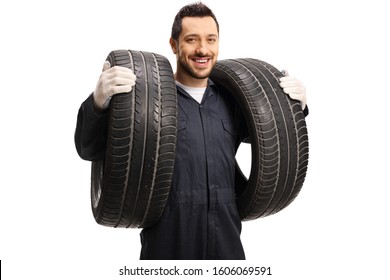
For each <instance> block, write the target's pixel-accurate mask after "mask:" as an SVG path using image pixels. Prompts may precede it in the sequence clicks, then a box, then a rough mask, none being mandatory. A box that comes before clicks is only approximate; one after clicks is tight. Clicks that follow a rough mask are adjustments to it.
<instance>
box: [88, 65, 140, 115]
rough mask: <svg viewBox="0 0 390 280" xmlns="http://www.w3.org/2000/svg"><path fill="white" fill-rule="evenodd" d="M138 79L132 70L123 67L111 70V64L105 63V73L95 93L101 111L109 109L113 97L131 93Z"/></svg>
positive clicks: (101, 76) (96, 103) (94, 98)
mask: <svg viewBox="0 0 390 280" xmlns="http://www.w3.org/2000/svg"><path fill="white" fill-rule="evenodd" d="M136 78H137V77H136V76H135V75H134V73H133V71H132V70H131V69H129V68H126V67H121V66H114V67H112V68H110V62H109V61H105V62H104V65H103V72H102V73H101V75H100V77H99V80H98V82H97V85H96V88H95V91H94V93H93V100H94V101H95V105H96V106H97V107H98V108H99V109H102V110H105V109H107V108H108V106H109V104H110V100H111V97H112V96H113V95H115V94H118V93H124V92H130V91H131V89H132V87H133V86H134V85H135V80H136Z"/></svg>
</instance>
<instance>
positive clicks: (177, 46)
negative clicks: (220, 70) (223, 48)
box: [171, 17, 219, 84]
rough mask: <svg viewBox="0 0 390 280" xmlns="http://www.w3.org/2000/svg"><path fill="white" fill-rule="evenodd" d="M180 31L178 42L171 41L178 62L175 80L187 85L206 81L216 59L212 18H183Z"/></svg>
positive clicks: (216, 32) (216, 35) (217, 48)
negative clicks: (192, 82) (197, 81)
mask: <svg viewBox="0 0 390 280" xmlns="http://www.w3.org/2000/svg"><path fill="white" fill-rule="evenodd" d="M182 29H183V30H182V32H181V33H180V36H179V39H178V42H174V41H173V40H171V46H172V50H173V52H174V53H175V54H176V57H177V62H178V63H177V76H178V77H177V78H178V80H179V81H180V82H187V84H188V82H190V81H191V80H194V79H197V80H204V79H207V78H208V76H209V74H210V72H211V70H212V69H213V67H214V65H215V63H216V62H217V57H218V50H219V37H218V29H217V24H216V23H215V21H214V19H213V18H212V17H185V18H183V20H182ZM190 83H191V82H190Z"/></svg>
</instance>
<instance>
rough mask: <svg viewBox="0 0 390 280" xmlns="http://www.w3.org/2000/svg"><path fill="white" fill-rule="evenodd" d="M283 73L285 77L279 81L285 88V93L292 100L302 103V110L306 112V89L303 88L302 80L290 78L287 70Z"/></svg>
mask: <svg viewBox="0 0 390 280" xmlns="http://www.w3.org/2000/svg"><path fill="white" fill-rule="evenodd" d="M282 73H283V74H284V75H285V77H281V78H280V79H279V81H280V86H281V87H282V88H283V91H284V92H285V93H286V94H288V95H289V96H290V97H291V98H292V99H295V100H298V101H300V102H301V106H302V110H304V109H305V107H306V104H307V101H306V88H305V87H304V86H303V84H302V82H301V81H300V80H298V79H297V78H295V77H290V76H288V72H287V71H286V70H283V71H282Z"/></svg>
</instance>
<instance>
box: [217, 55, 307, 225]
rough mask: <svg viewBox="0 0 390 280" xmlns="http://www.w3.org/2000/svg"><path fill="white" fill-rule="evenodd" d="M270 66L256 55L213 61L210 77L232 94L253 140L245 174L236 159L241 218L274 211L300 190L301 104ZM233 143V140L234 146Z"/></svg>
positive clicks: (303, 159) (303, 154) (303, 151)
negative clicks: (284, 89) (280, 83)
mask: <svg viewBox="0 0 390 280" xmlns="http://www.w3.org/2000/svg"><path fill="white" fill-rule="evenodd" d="M282 76H283V75H282V73H281V72H279V71H278V70H277V69H276V68H275V67H273V66H272V65H270V64H268V63H266V62H264V61H260V60H256V59H242V58H241V59H227V60H221V61H219V62H217V64H216V66H215V67H214V69H213V71H212V73H211V75H210V78H211V79H212V80H213V82H214V83H215V84H216V85H217V86H218V87H221V88H224V89H225V90H226V91H228V92H230V94H232V95H233V96H234V97H235V98H236V100H237V102H238V103H239V105H240V107H241V110H242V112H243V114H244V117H245V120H246V123H247V126H248V129H249V134H250V139H251V140H250V142H251V145H252V167H251V173H250V176H249V179H247V178H246V177H245V176H244V175H243V174H242V172H241V170H240V168H239V166H238V164H236V193H237V194H238V196H237V207H238V212H239V215H240V218H241V219H242V220H253V219H257V218H259V217H265V216H269V215H271V214H275V213H277V212H279V211H280V210H282V209H284V208H285V207H286V206H288V205H289V204H290V203H291V202H292V201H293V200H294V199H295V198H296V196H297V195H298V193H299V192H300V190H301V188H302V185H303V182H304V180H305V177H306V172H307V166H308V159H309V142H308V134H307V127H306V122H305V116H304V114H303V112H302V109H301V106H300V103H299V102H298V101H295V100H292V99H291V98H289V96H288V95H286V94H285V93H284V92H283V90H282V88H281V87H280V85H279V78H280V77H282ZM237 148H238V145H237Z"/></svg>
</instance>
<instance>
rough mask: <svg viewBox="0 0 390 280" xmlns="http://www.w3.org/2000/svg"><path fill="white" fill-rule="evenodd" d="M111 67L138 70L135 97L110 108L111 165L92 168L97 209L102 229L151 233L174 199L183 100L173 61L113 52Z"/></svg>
mask: <svg viewBox="0 0 390 280" xmlns="http://www.w3.org/2000/svg"><path fill="white" fill-rule="evenodd" d="M107 60H108V61H109V62H110V64H111V66H115V65H118V66H124V67H128V68H130V69H132V70H133V71H134V73H135V75H136V76H137V80H136V85H135V86H134V87H133V89H132V92H130V93H123V94H118V95H115V96H114V97H113V98H112V100H111V102H110V109H109V110H110V111H109V123H108V134H107V135H108V136H107V149H106V150H107V151H106V157H105V160H102V161H98V162H93V163H92V180H91V204H92V211H93V214H94V217H95V220H96V222H97V223H98V224H101V225H105V226H109V227H126V228H128V227H130V228H143V227H149V226H151V225H152V224H154V223H155V222H156V221H158V219H159V218H160V216H161V214H162V211H163V209H164V207H165V204H166V200H167V198H168V195H169V190H170V185H171V178H172V172H173V167H174V158H175V149H176V133H177V132H176V131H177V94H176V85H175V81H174V76H173V72H172V68H171V65H170V63H169V61H168V60H167V59H166V58H165V57H163V56H160V55H158V54H154V53H148V52H140V51H133V50H116V51H112V52H111V53H110V54H109V55H108V57H107Z"/></svg>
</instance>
